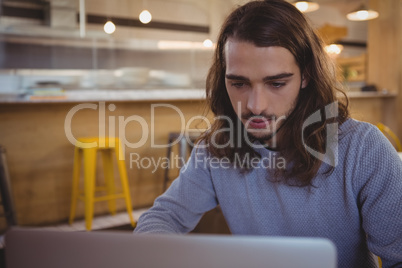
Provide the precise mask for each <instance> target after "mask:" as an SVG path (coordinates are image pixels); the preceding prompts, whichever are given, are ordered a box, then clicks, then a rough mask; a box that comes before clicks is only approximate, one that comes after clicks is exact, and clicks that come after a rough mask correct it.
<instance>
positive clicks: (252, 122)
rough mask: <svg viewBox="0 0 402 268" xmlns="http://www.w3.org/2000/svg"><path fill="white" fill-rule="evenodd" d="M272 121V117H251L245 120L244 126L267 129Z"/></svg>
mask: <svg viewBox="0 0 402 268" xmlns="http://www.w3.org/2000/svg"><path fill="white" fill-rule="evenodd" d="M272 122H273V118H265V117H252V118H249V119H248V120H247V122H246V126H248V127H249V128H253V129H267V128H268V126H269V125H270V124H271V123H272Z"/></svg>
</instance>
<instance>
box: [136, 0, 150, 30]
mask: <svg viewBox="0 0 402 268" xmlns="http://www.w3.org/2000/svg"><path fill="white" fill-rule="evenodd" d="M146 6H147V3H146V0H142V8H143V10H142V11H141V13H140V16H139V19H140V21H141V22H142V23H143V24H147V23H149V22H150V21H151V20H152V15H151V12H149V11H148V10H147V9H146Z"/></svg>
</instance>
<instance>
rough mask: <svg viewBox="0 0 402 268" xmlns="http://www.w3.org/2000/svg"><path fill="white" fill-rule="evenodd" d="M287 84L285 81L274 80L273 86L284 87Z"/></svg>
mask: <svg viewBox="0 0 402 268" xmlns="http://www.w3.org/2000/svg"><path fill="white" fill-rule="evenodd" d="M284 85H285V83H283V82H272V83H271V86H273V87H274V88H280V87H283V86H284Z"/></svg>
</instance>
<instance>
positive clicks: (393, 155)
mask: <svg viewBox="0 0 402 268" xmlns="http://www.w3.org/2000/svg"><path fill="white" fill-rule="evenodd" d="M359 139H361V141H362V140H364V143H365V144H369V146H361V149H360V150H359V151H358V153H357V155H356V159H357V160H356V161H357V164H356V168H355V172H354V173H353V176H354V178H353V180H354V183H355V189H356V191H355V192H356V194H357V202H358V205H359V207H360V213H361V218H362V226H363V229H364V230H365V232H366V234H367V244H368V247H369V249H370V251H371V252H373V253H374V254H376V255H377V256H379V257H380V258H381V259H382V262H383V267H384V268H386V267H402V161H401V160H400V159H399V157H398V155H397V152H396V151H395V149H394V148H393V147H392V145H391V144H390V142H389V141H388V140H387V139H386V138H385V137H384V135H383V134H382V133H381V132H380V131H379V130H378V129H377V128H371V129H369V130H368V131H367V132H366V133H364V134H362V136H360V137H359Z"/></svg>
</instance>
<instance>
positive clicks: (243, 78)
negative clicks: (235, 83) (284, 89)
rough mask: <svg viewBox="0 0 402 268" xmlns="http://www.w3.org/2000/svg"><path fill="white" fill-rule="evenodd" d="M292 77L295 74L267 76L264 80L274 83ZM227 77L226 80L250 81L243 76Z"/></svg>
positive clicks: (232, 75)
mask: <svg viewBox="0 0 402 268" xmlns="http://www.w3.org/2000/svg"><path fill="white" fill-rule="evenodd" d="M292 75H293V73H280V74H276V75H271V76H266V77H264V78H263V81H272V80H277V79H282V78H287V77H291V76H292ZM225 77H226V79H230V80H239V81H250V79H249V78H247V77H245V76H242V75H236V74H226V75H225Z"/></svg>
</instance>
